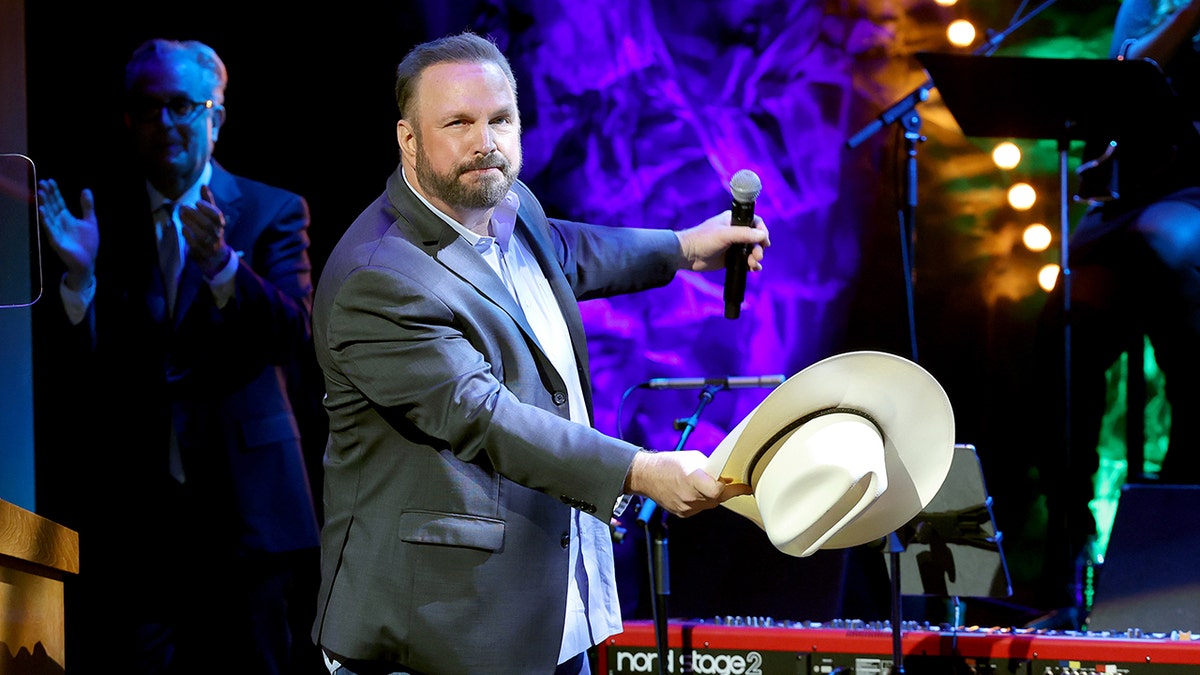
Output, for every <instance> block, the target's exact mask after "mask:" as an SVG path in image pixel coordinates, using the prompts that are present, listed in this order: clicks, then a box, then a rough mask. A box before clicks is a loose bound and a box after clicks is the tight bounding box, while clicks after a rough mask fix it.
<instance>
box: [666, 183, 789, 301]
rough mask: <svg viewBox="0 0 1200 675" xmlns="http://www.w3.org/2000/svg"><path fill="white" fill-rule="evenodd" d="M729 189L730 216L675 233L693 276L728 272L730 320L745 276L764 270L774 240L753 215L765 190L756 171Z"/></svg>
mask: <svg viewBox="0 0 1200 675" xmlns="http://www.w3.org/2000/svg"><path fill="white" fill-rule="evenodd" d="M730 188H731V189H732V191H733V208H732V209H731V210H730V211H729V212H727V213H721V214H718V215H715V216H713V217H711V218H709V219H708V220H705V221H704V222H703V223H700V224H699V225H696V226H695V227H691V228H688V229H686V230H679V231H676V233H675V235H676V236H677V237H679V244H680V247H681V248H682V249H683V256H684V258H686V259H687V262H688V263H689V264H690V269H691V270H692V271H693V272H709V271H714V270H718V269H725V270H726V272H725V298H726V316H729V314H730V310H731V309H732V310H733V316H731V317H729V318H736V317H737V310H739V309H740V308H741V302H742V297H743V295H744V293H745V288H746V272H747V271H748V270H751V271H758V270H759V269H760V268H761V267H762V266H761V264H760V263H761V261H762V258H763V249H765V248H767V247H768V246H770V245H771V238H770V233H769V232H768V230H767V227H766V224H765V223H763V219H762V218H760V217H758V216H756V215H754V200H755V199H756V198H757V197H758V193H759V192H760V191H761V190H762V183H761V182H760V181H759V179H758V176H757V175H755V173H754V172H753V171H748V170H742V171H739V172H737V173H736V174H735V175H734V177H733V179H732V180H731V181H730ZM731 224H732V225H735V226H736V227H730V225H731ZM731 300H732V301H733V302H732V305H731V304H730V301H731Z"/></svg>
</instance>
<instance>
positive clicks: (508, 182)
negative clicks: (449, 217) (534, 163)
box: [416, 143, 521, 209]
mask: <svg viewBox="0 0 1200 675" xmlns="http://www.w3.org/2000/svg"><path fill="white" fill-rule="evenodd" d="M491 168H498V169H500V175H499V176H496V175H495V174H493V173H492V172H490V171H489V172H487V173H486V174H484V175H483V176H482V178H481V179H480V180H477V181H474V182H473V183H470V184H468V183H465V182H463V181H462V180H461V176H462V175H463V174H466V173H468V172H471V171H477V170H479V169H491ZM416 170H417V180H418V181H420V183H421V186H422V187H423V188H425V189H426V190H428V191H429V193H430V195H431V196H433V197H436V198H437V199H440V200H442V201H443V202H445V203H446V204H448V205H449V206H451V207H453V208H462V209H490V208H492V207H493V206H496V205H497V204H499V203H500V202H502V201H504V197H505V196H506V195H507V194H508V191H509V189H511V188H512V185H513V183H514V182H515V181H516V180H517V174H518V173H520V171H521V161H520V158H518V159H517V162H516V163H515V164H514V163H512V162H510V161H509V160H508V158H507V157H505V156H504V155H502V154H500V152H499V151H492V152H491V153H489V154H487V155H485V156H483V157H480V158H478V159H476V160H475V161H472V162H467V163H464V164H459V165H458V166H456V167H454V168H452V169H451V170H450V171H449V172H448V173H444V174H440V173H438V172H436V171H434V170H433V168H432V167H431V166H430V163H429V156H428V155H426V154H425V148H424V147H422V146H421V145H420V144H419V143H418V145H417V158H416Z"/></svg>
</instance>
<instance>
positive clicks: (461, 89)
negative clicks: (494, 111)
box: [418, 62, 515, 107]
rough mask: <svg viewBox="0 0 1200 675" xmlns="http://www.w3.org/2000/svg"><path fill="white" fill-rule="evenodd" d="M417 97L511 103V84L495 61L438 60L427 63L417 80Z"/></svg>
mask: <svg viewBox="0 0 1200 675" xmlns="http://www.w3.org/2000/svg"><path fill="white" fill-rule="evenodd" d="M418 89H419V91H420V97H419V98H420V100H421V101H424V102H427V103H431V104H435V105H438V106H439V107H440V106H442V105H446V106H455V105H463V104H471V103H472V102H479V103H485V102H486V103H487V104H489V105H496V104H505V103H511V102H512V101H513V100H514V98H515V97H514V96H513V90H512V86H511V84H510V83H509V81H508V78H507V77H505V75H504V71H503V70H501V69H500V67H499V66H497V65H496V64H494V63H475V62H464V63H457V62H456V63H439V64H437V65H434V66H430V67H429V68H427V69H426V70H425V72H424V73H422V75H421V79H420V81H419V82H418Z"/></svg>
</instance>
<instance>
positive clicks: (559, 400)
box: [554, 391, 567, 405]
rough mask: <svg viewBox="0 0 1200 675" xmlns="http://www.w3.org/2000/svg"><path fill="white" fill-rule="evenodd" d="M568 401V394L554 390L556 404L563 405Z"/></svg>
mask: <svg viewBox="0 0 1200 675" xmlns="http://www.w3.org/2000/svg"><path fill="white" fill-rule="evenodd" d="M566 402H567V395H566V394H564V393H562V392H561V391H556V392H554V405H562V404H564V403H566Z"/></svg>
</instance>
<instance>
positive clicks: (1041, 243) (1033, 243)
mask: <svg viewBox="0 0 1200 675" xmlns="http://www.w3.org/2000/svg"><path fill="white" fill-rule="evenodd" d="M1052 238H1053V237H1052V235H1051V234H1050V228H1048V227H1046V226H1045V225H1043V224H1041V223H1032V224H1030V225H1029V226H1028V227H1026V228H1025V232H1023V233H1022V235H1021V240H1022V241H1024V242H1025V248H1027V249H1029V250H1030V251H1045V250H1046V249H1047V248H1049V247H1050V240H1051V239H1052Z"/></svg>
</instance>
